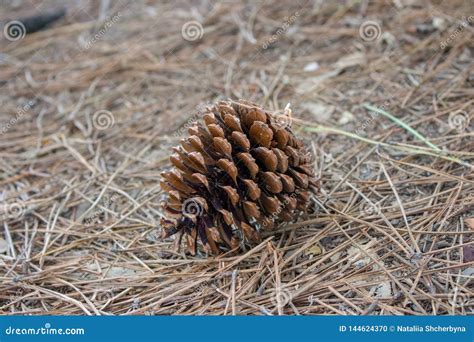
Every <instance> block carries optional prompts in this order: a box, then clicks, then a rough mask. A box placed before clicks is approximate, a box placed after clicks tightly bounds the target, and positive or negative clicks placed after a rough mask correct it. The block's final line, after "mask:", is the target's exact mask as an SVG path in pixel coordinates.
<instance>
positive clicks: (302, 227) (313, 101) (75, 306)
mask: <svg viewBox="0 0 474 342" xmlns="http://www.w3.org/2000/svg"><path fill="white" fill-rule="evenodd" d="M60 5H61V2H59V1H53V0H48V1H42V2H40V1H33V0H31V1H28V0H25V1H12V2H11V4H3V5H2V8H3V9H2V12H0V21H1V22H2V27H3V25H5V23H6V22H8V21H9V20H10V21H11V20H15V19H18V18H23V17H25V16H29V15H33V14H38V13H43V12H47V11H50V10H53V9H55V8H57V6H60ZM69 6H70V7H68V8H67V14H66V16H65V17H64V18H62V19H60V20H59V21H57V22H56V23H54V24H52V25H51V26H50V27H49V28H47V29H45V30H42V31H39V32H36V33H31V34H26V36H20V37H13V36H8V34H10V33H8V32H6V31H5V30H3V31H4V32H2V36H1V38H0V87H1V88H0V101H1V102H0V103H1V107H0V199H1V205H0V226H1V230H0V279H1V281H0V310H1V313H3V314H59V315H66V314H72V315H84V314H86V315H112V314H113V315H123V314H133V315H136V314H139V315H142V314H146V315H169V314H174V315H176V314H183V315H231V314H236V315H282V314H288V315H319V314H348V315H362V314H372V315H380V314H384V315H422V314H428V315H445V314H472V313H473V312H474V298H473V291H474V280H473V277H474V240H473V239H474V168H473V165H474V139H473V136H474V133H473V132H474V118H473V113H474V96H473V95H474V90H473V89H474V88H473V86H474V68H473V55H474V45H473V42H474V39H473V38H474V26H473V25H474V5H473V3H472V2H470V1H450V2H449V3H446V4H442V3H441V1H438V2H430V1H416V0H396V1H378V2H372V1H370V2H369V1H364V0H363V1H337V2H325V1H324V2H323V1H307V2H305V1H291V2H290V1H276V0H275V1H262V2H253V1H249V2H247V3H240V2H232V1H226V2H223V3H220V4H219V3H217V2H214V1H202V2H198V1H196V2H192V3H184V2H182V3H180V2H164V3H153V2H150V1H143V2H142V1H139V2H132V1H130V2H126V1H114V2H112V1H111V2H108V1H102V2H87V1H76V2H71V5H69ZM227 98H231V99H240V98H241V99H246V100H250V101H253V102H255V103H258V104H259V105H262V106H264V107H265V108H267V109H269V110H272V111H281V110H282V109H283V108H285V106H286V105H287V104H288V103H290V104H291V108H292V111H293V117H292V121H291V124H292V127H293V130H295V131H297V132H298V135H299V136H300V137H301V138H302V139H303V140H304V141H305V143H306V144H307V146H308V148H309V149H310V150H312V151H313V153H314V155H315V163H314V167H315V170H316V173H317V174H318V175H319V177H320V179H321V192H320V193H318V194H316V195H314V196H313V198H312V204H311V209H310V210H309V211H308V212H307V213H305V214H304V215H303V216H302V217H300V218H299V219H298V220H297V221H295V222H293V223H290V224H286V225H282V226H280V227H278V229H277V234H276V235H275V236H265V237H264V241H263V242H262V243H261V244H259V245H258V246H256V247H255V248H253V249H250V250H247V251H246V252H245V253H243V254H240V255H222V256H219V257H209V258H206V257H205V256H204V255H202V254H198V255H196V256H190V255H188V254H185V252H184V249H181V250H180V251H178V250H177V248H176V247H177V246H176V243H175V241H174V239H173V238H169V239H165V240H162V239H160V234H161V229H160V227H159V221H160V217H161V215H162V211H161V207H160V201H161V200H162V195H163V192H162V191H161V189H160V187H159V179H160V172H161V171H163V169H165V168H167V167H169V162H168V156H169V154H170V147H171V146H173V145H175V144H177V142H178V141H179V139H181V138H182V137H183V136H185V135H186V134H187V127H189V125H190V124H191V123H192V122H193V121H194V120H196V119H199V118H200V112H201V110H202V108H203V106H205V105H206V104H210V103H214V102H216V101H218V100H221V99H227Z"/></svg>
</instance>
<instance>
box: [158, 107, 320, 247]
mask: <svg viewBox="0 0 474 342" xmlns="http://www.w3.org/2000/svg"><path fill="white" fill-rule="evenodd" d="M203 118H204V122H203V123H196V124H195V125H194V126H192V127H191V128H189V130H188V131H189V135H190V136H189V137H188V138H185V139H182V140H181V145H182V147H181V146H179V147H175V148H174V149H173V150H174V152H175V153H174V154H173V155H172V156H171V157H170V160H171V163H172V164H173V166H174V167H173V168H172V169H171V170H170V171H166V172H163V173H162V176H163V180H162V181H161V187H162V189H163V190H164V191H165V192H166V193H167V198H166V200H165V201H164V202H163V208H164V210H165V213H166V216H167V217H166V218H162V220H161V225H162V227H163V233H164V234H163V235H164V237H168V236H170V235H173V234H175V233H178V232H179V233H180V241H181V238H182V237H183V235H184V236H186V239H187V244H188V249H189V251H190V252H191V253H193V254H194V253H195V252H196V250H197V245H198V244H197V241H198V239H199V240H200V241H201V243H202V245H203V246H204V249H205V250H206V251H207V252H211V253H212V254H219V253H222V252H225V251H228V250H231V249H232V250H239V249H245V246H246V245H255V244H257V243H258V242H260V241H261V236H260V232H261V231H262V230H271V229H272V228H273V227H275V226H276V225H277V224H278V223H280V222H288V221H292V220H295V219H296V218H297V217H298V216H299V214H300V213H301V212H302V211H304V210H305V209H306V207H307V206H308V203H309V198H310V195H311V192H312V191H316V190H317V189H318V181H317V179H316V177H315V176H314V174H313V168H312V164H311V162H312V160H311V159H312V158H311V153H309V152H306V151H305V149H304V147H303V143H302V142H301V141H300V140H298V139H297V138H296V137H295V135H294V134H293V132H292V131H291V128H290V127H289V126H290V125H289V123H290V120H291V119H290V118H289V117H288V116H275V115H273V114H270V113H268V112H266V111H265V110H263V109H261V108H259V107H257V106H256V105H254V104H252V103H249V102H246V101H239V102H233V101H229V102H219V103H217V104H216V105H214V106H213V107H212V108H211V107H209V108H207V110H206V112H205V114H204V117H203Z"/></svg>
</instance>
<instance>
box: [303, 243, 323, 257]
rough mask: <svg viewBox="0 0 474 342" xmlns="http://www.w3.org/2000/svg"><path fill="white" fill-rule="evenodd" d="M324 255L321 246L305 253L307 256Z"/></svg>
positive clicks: (309, 249)
mask: <svg viewBox="0 0 474 342" xmlns="http://www.w3.org/2000/svg"><path fill="white" fill-rule="evenodd" d="M321 253H322V250H321V247H319V245H314V246H313V247H310V248H308V249H307V250H306V251H305V254H307V255H319V254H321Z"/></svg>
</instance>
